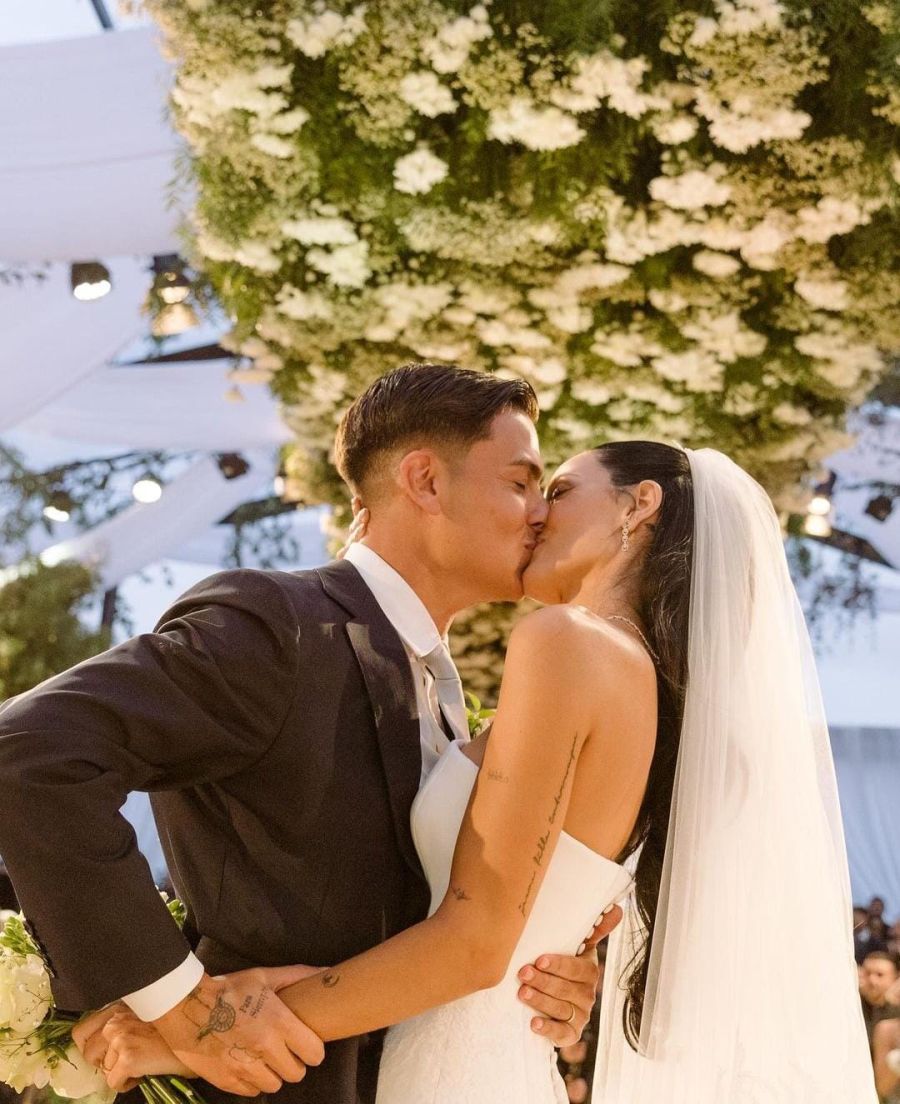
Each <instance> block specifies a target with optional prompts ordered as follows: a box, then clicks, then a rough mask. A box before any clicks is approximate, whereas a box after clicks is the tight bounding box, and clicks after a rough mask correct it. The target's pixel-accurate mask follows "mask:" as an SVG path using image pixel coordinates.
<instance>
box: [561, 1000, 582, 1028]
mask: <svg viewBox="0 0 900 1104" xmlns="http://www.w3.org/2000/svg"><path fill="white" fill-rule="evenodd" d="M566 1004H568V1006H569V1007H570V1008H571V1009H572V1014H571V1016H569V1018H568V1019H567V1020H563V1023H565V1024H570V1023H574V1021H575V1013H576V1012H577V1011H578V1009H577V1008H576V1007H575V1005H574V1004H572V1002H571V1001H566Z"/></svg>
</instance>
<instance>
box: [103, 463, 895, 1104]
mask: <svg viewBox="0 0 900 1104" xmlns="http://www.w3.org/2000/svg"><path fill="white" fill-rule="evenodd" d="M548 499H549V500H550V503H551V506H550V512H549V516H548V519H547V522H546V524H545V526H544V528H543V531H542V533H541V535H540V539H539V543H538V546H537V547H536V549H535V553H534V558H533V560H532V561H531V564H530V566H529V569H528V571H527V573H526V576H525V583H526V593H528V594H529V595H530V596H531V597H533V598H536V599H538V600H540V601H541V602H543V603H545V604H546V605H545V608H543V609H540V610H538V611H537V612H535V613H532V614H529V615H527V616H526V617H524V618H522V619H521V620H520V621H519V623H518V624H517V625H516V628H515V630H514V631H513V634H512V637H511V639H510V644H509V651H508V655H507V659H506V666H505V671H504V676H503V685H502V689H501V693H500V700H499V706H498V710H497V715H496V718H495V721H494V724H493V726H492V728H491V730H490V733H489V735H488V736H486V737H482V738H479V739H477V740H475V741H472V742H471V743H469V744H467V745H463V744H454V745H451V748H450V749H449V750H448V751H447V752H446V753H445V754H444V756H443V757H442V759H441V760H440V761H439V763H438V765H437V766H436V767H435V768H434V769H433V771H432V773H431V774H430V775H429V777H428V778H427V780H426V782H425V784H424V785H423V787H422V789H421V790H420V792H419V795H418V797H417V799H416V802H415V804H414V806H413V810H412V827H413V835H414V838H415V841H416V846H417V848H418V851H419V855H420V858H421V860H422V864H423V867H424V869H425V872H426V874H427V876H428V879H429V884H430V887H431V893H432V903H431V912H430V915H429V918H428V919H427V920H425V921H423V922H422V923H420V924H418V925H416V926H415V927H412V928H410V929H408V930H407V931H405V932H403V933H401V934H400V935H398V936H395V937H394V938H393V939H390V940H388V941H387V942H386V943H383V944H381V945H380V946H379V947H376V948H374V949H372V950H370V951H367V952H366V953H365V954H362V955H359V956H357V957H356V958H352V959H350V960H349V961H346V962H340V963H335V964H334V966H333V967H332V968H330V969H328V970H324V971H322V972H320V973H318V974H316V975H314V976H312V977H310V978H307V979H305V980H303V981H300V982H299V983H297V984H294V985H292V986H290V987H288V988H284V989H281V991H280V993H279V996H280V997H281V998H282V999H283V1000H284V1001H285V1003H286V1004H287V1005H288V1006H289V1007H290V1008H291V1009H293V1011H294V1012H295V1013H296V1014H297V1015H298V1016H299V1017H300V1018H301V1019H302V1020H303V1021H304V1022H305V1023H306V1024H308V1025H309V1026H310V1027H311V1028H312V1029H313V1030H314V1031H315V1032H316V1033H317V1034H318V1035H319V1036H320V1037H321V1038H322V1039H324V1040H325V1041H326V1042H327V1041H328V1040H333V1039H338V1038H343V1037H345V1036H351V1035H359V1034H363V1033H365V1032H369V1031H373V1030H375V1029H377V1028H381V1027H384V1026H385V1025H389V1024H391V1025H396V1026H393V1027H392V1028H391V1030H390V1031H389V1032H388V1035H387V1039H386V1042H385V1047H384V1054H383V1058H382V1062H381V1071H380V1077H379V1086H378V1102H379V1104H425V1102H428V1104H488V1102H490V1104H494V1102H495V1101H497V1100H498V1099H504V1098H505V1099H508V1100H510V1101H511V1102H514V1104H563V1102H564V1101H566V1092H565V1087H564V1085H563V1083H562V1080H561V1079H560V1077H559V1075H558V1073H557V1071H556V1061H555V1051H554V1049H553V1046H552V1044H551V1042H550V1040H549V1039H547V1038H541V1037H540V1036H539V1035H536V1034H535V1033H534V1032H533V1031H531V1030H530V1023H529V1019H528V1013H527V1010H525V1009H524V1008H523V1006H522V1005H521V1003H520V1002H519V1001H517V999H516V998H517V992H518V989H519V987H520V984H521V982H520V979H519V978H518V977H517V976H516V974H515V972H514V970H513V969H512V968H511V966H510V964H511V963H519V962H522V961H531V960H532V959H533V956H534V954H535V953H538V952H539V951H541V950H545V949H546V948H547V947H548V946H555V947H556V948H557V949H558V951H559V952H560V953H570V954H571V953H574V952H575V951H576V950H577V949H578V947H579V944H580V943H581V941H582V940H584V939H585V938H586V936H587V935H588V933H589V932H590V930H591V928H592V926H593V922H594V920H595V919H596V917H597V916H598V914H599V913H601V912H602V911H603V910H604V909H605V908H607V907H608V906H609V905H610V904H611V903H612V902H613V901H615V900H617V899H620V898H621V897H622V896H623V894H624V893H625V891H627V890H630V896H629V906H628V909H627V918H626V921H625V922H623V923H622V924H620V925H619V928H618V929H617V931H616V933H615V934H614V936H613V940H612V942H611V946H610V949H609V956H608V961H607V970H606V977H605V982H604V992H603V1002H602V1015H601V1037H600V1046H599V1057H598V1066H597V1070H596V1074H595V1083H594V1097H593V1099H594V1101H595V1102H596V1104H724V1102H726V1101H727V1102H728V1104H763V1102H765V1104H770V1102H771V1104H804V1102H810V1104H812V1102H813V1101H814V1102H815V1104H874V1102H875V1101H876V1099H877V1098H876V1095H875V1089H874V1085H873V1077H872V1072H871V1065H870V1062H869V1054H868V1048H867V1045H866V1037H865V1031H864V1028H863V1022H862V1014H861V1009H860V1005H859V999H858V996H857V992H856V984H855V968H854V962H853V947H852V934H851V905H850V897H849V886H848V877H847V866H846V857H845V851H844V844H843V836H842V829H841V823H840V818H839V809H838V803H837V796H836V790H835V783H834V773H833V766H832V763H831V758H830V752H829V745H828V736H827V729H826V727H825V721H824V716H823V711H822V705H821V700H820V697H819V692H818V686H817V683H816V679H815V668H814V664H813V660H812V655H811V651H810V647H809V641H808V637H807V634H806V630H805V626H804V625H803V621H802V616H801V614H800V612H799V607H798V605H797V601H796V596H795V594H794V591H793V588H792V586H791V582H790V578H789V576H788V571H787V564H786V561H785V555H784V549H783V544H782V539H781V532H780V529H779V525H778V521H777V518H776V515H775V512H774V510H773V508H772V505H771V503H770V501H769V500H768V498H767V496H766V495H765V493H764V492H763V491H762V489H761V488H760V487H759V485H758V484H756V483H755V482H754V481H753V480H752V479H751V478H750V477H749V476H748V475H747V474H746V473H745V472H743V471H742V470H741V469H740V468H738V467H737V466H736V465H735V464H733V463H732V462H731V461H730V460H729V459H728V458H727V457H725V456H723V455H722V454H721V453H717V452H715V451H712V450H702V451H699V452H691V451H685V450H682V449H679V448H674V447H670V446H667V445H661V444H655V443H651V442H645V441H632V442H620V443H615V444H607V445H603V446H601V447H599V448H597V449H593V450H591V451H589V452H584V453H582V454H580V455H578V456H576V457H574V458H573V459H571V460H569V461H567V462H566V463H565V464H563V465H562V467H560V468H559V469H558V471H557V472H556V473H555V475H554V477H553V479H552V482H551V484H550V486H549V488H548ZM797 916H802V917H803V923H802V924H800V925H798V924H796V923H794V922H793V920H794V919H795V918H796V917H797ZM539 965H540V963H539ZM526 984H527V979H526ZM567 1012H568V1009H567V1008H566V1007H565V1005H564V1004H562V1005H561V1007H560V1008H559V1009H555V1010H554V1013H555V1014H557V1015H558V1016H559V1018H560V1019H565V1018H566V1015H567ZM572 1012H573V1014H574V1009H573V1010H572ZM104 1034H105V1036H106V1038H107V1040H108V1041H109V1043H110V1054H109V1055H108V1056H107V1061H106V1062H105V1068H107V1069H114V1070H115V1073H116V1076H117V1077H119V1079H120V1081H121V1079H122V1078H123V1077H125V1076H129V1077H136V1076H140V1075H141V1074H143V1073H145V1072H154V1073H159V1072H181V1073H183V1074H187V1073H188V1072H189V1071H187V1070H185V1069H184V1068H183V1067H180V1066H179V1064H178V1062H177V1059H175V1058H174V1056H173V1055H171V1054H167V1053H163V1054H161V1053H160V1045H162V1047H163V1048H164V1044H161V1040H160V1039H158V1037H157V1038H156V1039H153V1038H152V1037H151V1036H150V1033H148V1032H147V1030H146V1025H142V1024H140V1023H138V1022H136V1021H134V1019H133V1018H130V1017H128V1016H116V1017H114V1018H113V1019H112V1020H110V1022H109V1023H108V1024H107V1026H106V1028H105V1029H104Z"/></svg>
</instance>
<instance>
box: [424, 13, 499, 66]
mask: <svg viewBox="0 0 900 1104" xmlns="http://www.w3.org/2000/svg"><path fill="white" fill-rule="evenodd" d="M492 34H493V31H492V30H491V27H490V24H489V22H488V12H487V8H486V7H485V6H484V5H483V4H477V5H476V6H475V7H474V8H472V10H471V11H470V12H469V14H468V15H467V16H466V15H463V16H460V18H459V19H454V20H452V21H451V22H450V23H445V24H444V26H443V27H441V28H440V30H439V31H438V33H437V35H436V36H435V37H434V38H431V39H428V40H427V41H426V42H425V43H424V45H423V51H424V53H425V56H426V57H427V58H428V60H429V61H430V62H431V65H432V67H433V68H434V69H435V70H436V71H437V72H438V73H456V72H458V71H459V70H460V69H461V68H462V67H463V65H465V63H466V61H468V58H469V54H470V53H471V50H472V47H473V46H474V45H475V43H476V42H483V41H484V40H485V39H487V38H490V37H491V35H492Z"/></svg>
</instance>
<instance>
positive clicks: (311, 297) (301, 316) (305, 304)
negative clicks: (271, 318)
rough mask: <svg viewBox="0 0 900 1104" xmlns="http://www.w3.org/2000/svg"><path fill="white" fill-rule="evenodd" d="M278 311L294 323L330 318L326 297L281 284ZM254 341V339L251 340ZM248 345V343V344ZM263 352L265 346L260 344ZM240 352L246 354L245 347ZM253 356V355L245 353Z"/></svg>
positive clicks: (324, 320) (330, 310) (327, 319)
mask: <svg viewBox="0 0 900 1104" xmlns="http://www.w3.org/2000/svg"><path fill="white" fill-rule="evenodd" d="M275 302H276V304H277V309H278V311H280V312H281V314H283V315H286V316H287V317H288V318H293V319H294V320H295V321H296V322H308V321H310V320H315V321H321V322H327V321H329V319H330V318H331V316H332V313H333V312H332V308H331V304H330V303H329V302H328V300H327V299H326V297H325V296H324V295H322V294H321V293H320V292H317V291H301V290H300V288H295V287H291V285H290V284H283V285H282V287H281V289H280V291H278V293H277V294H276V296H275ZM251 340H255V339H251ZM248 344H249V343H248ZM260 345H262V347H263V350H265V349H266V345H265V344H264V343H263V342H260ZM241 352H246V346H242V348H241ZM246 355H247V356H253V355H254V354H253V353H246Z"/></svg>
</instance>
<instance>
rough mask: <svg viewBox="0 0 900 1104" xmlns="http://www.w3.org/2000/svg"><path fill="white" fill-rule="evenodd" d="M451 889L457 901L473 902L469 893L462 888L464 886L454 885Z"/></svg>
mask: <svg viewBox="0 0 900 1104" xmlns="http://www.w3.org/2000/svg"><path fill="white" fill-rule="evenodd" d="M450 889H451V891H452V893H453V896H454V897H455V898H456V899H457V901H471V900H472V898H471V897H470V896H469V895H468V893H466V891H465V890H464V889H463V888H462V886H455V885H452V886H450Z"/></svg>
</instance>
